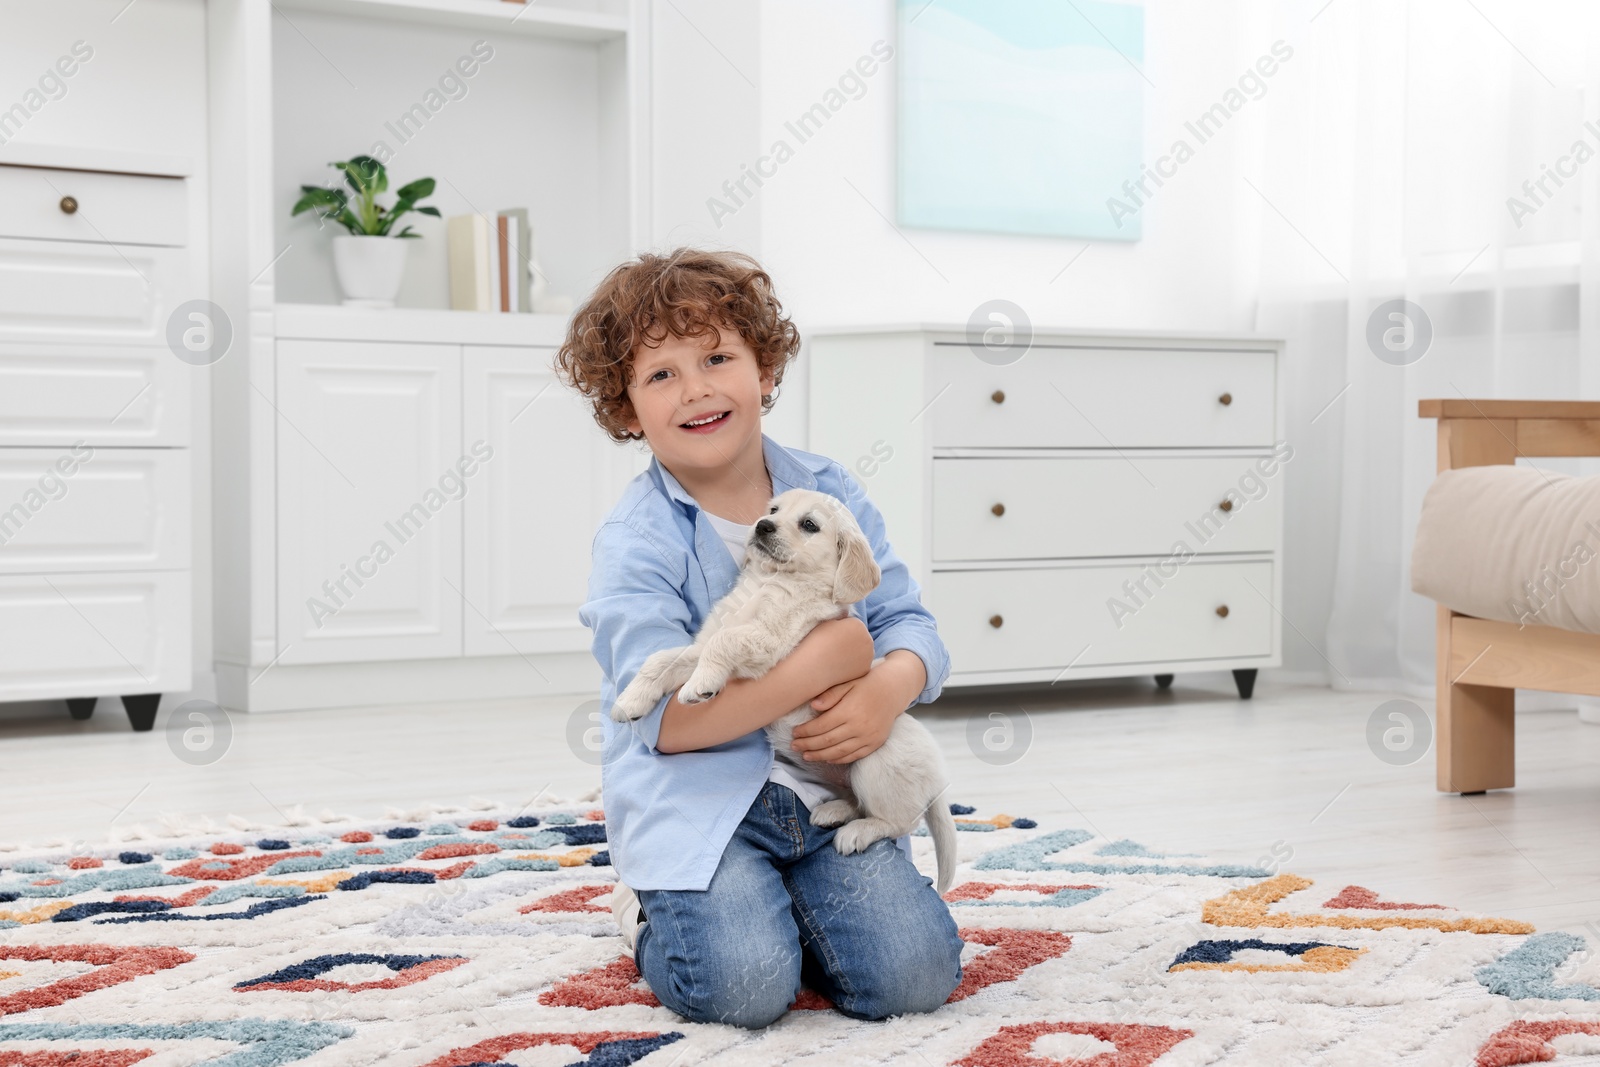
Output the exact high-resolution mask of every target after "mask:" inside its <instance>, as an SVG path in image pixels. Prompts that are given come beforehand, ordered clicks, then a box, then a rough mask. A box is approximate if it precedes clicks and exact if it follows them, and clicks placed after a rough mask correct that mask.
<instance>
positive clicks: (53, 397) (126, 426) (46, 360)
mask: <svg viewBox="0 0 1600 1067" xmlns="http://www.w3.org/2000/svg"><path fill="white" fill-rule="evenodd" d="M3 299H4V297H0V300H3ZM199 373H204V372H203V371H198V370H196V369H195V368H193V367H191V366H190V365H189V364H187V363H183V362H181V361H179V360H178V359H177V358H176V357H175V356H173V354H172V353H171V352H169V351H168V350H167V349H166V348H165V347H162V348H155V347H151V346H136V345H112V344H93V345H90V344H47V343H39V342H33V343H10V344H7V343H0V446H4V445H60V446H66V445H71V444H73V443H74V442H77V441H82V442H84V443H86V444H88V445H90V446H100V445H164V446H184V445H187V444H188V443H189V384H190V383H189V379H190V378H191V377H192V376H193V375H195V374H199ZM0 500H5V501H6V502H7V503H9V499H8V498H5V497H0Z"/></svg>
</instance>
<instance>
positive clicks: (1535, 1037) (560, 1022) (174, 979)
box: [0, 799, 1600, 1067]
mask: <svg viewBox="0 0 1600 1067" xmlns="http://www.w3.org/2000/svg"><path fill="white" fill-rule="evenodd" d="M952 810H954V811H956V812H958V813H959V814H958V823H957V825H958V828H959V829H960V830H961V831H962V832H961V833H958V834H957V841H958V843H959V846H960V848H959V855H960V860H961V863H960V867H959V871H958V876H957V878H956V881H955V884H954V886H953V888H952V889H951V891H950V892H949V893H948V894H947V895H946V900H947V902H948V903H949V905H950V909H951V912H952V914H953V915H954V916H955V917H956V920H957V925H958V927H959V928H960V930H961V934H962V937H963V939H964V940H965V941H966V943H967V948H966V950H965V952H964V954H963V959H962V963H963V980H962V983H961V985H960V987H959V988H958V989H957V990H956V991H955V993H954V994H953V995H952V996H951V998H950V1002H949V1003H948V1004H946V1005H945V1006H944V1007H942V1008H941V1009H939V1010H938V1011H936V1012H933V1013H931V1014H928V1015H917V1016H906V1017H902V1018H897V1019H892V1020H888V1021H886V1022H881V1023H866V1022H859V1021H855V1020H851V1019H848V1018H846V1017H844V1016H842V1015H840V1014H839V1013H838V1012H836V1011H833V1010H832V1006H831V1005H830V1004H829V1003H828V1002H827V1000H826V999H824V998H823V997H821V996H820V995H818V994H816V993H814V992H811V991H809V990H807V991H804V992H802V993H801V995H800V997H799V999H798V1000H797V1001H796V1002H795V1004H794V1006H793V1009H792V1010H791V1011H790V1012H789V1013H788V1014H787V1015H785V1016H784V1017H783V1018H782V1019H780V1020H779V1021H778V1022H776V1023H775V1024H773V1025H772V1026H770V1027H768V1028H767V1029H765V1030H763V1031H759V1032H751V1031H746V1030H740V1029H737V1028H734V1027H729V1026H722V1025H701V1024H692V1023H689V1022H687V1021H685V1020H684V1019H682V1018H681V1017H679V1016H677V1015H675V1014H674V1013H672V1012H671V1011H669V1010H667V1009H665V1008H663V1007H662V1006H661V1005H660V1003H659V1002H658V1001H657V1000H656V998H655V996H654V995H653V994H652V993H651V992H650V990H649V989H648V988H647V987H646V986H645V985H644V984H643V982H642V981H641V980H640V978H639V973H638V971H637V970H636V969H635V967H634V965H633V961H632V960H631V959H630V958H629V957H628V956H627V955H625V954H624V953H623V951H622V946H621V940H620V938H619V937H618V936H617V931H616V928H615V926H614V924H613V923H612V920H611V914H610V907H609V904H610V894H611V886H612V880H613V873H612V870H611V867H610V860H609V855H608V853H607V852H606V842H605V813H604V811H603V809H602V808H601V807H599V806H598V801H597V800H596V799H590V800H588V801H587V802H578V803H571V804H565V805H556V806H551V807H547V808H543V809H539V810H533V811H513V810H509V809H502V808H497V807H491V806H488V805H487V804H486V803H485V804H483V805H480V807H479V810H472V811H467V810H463V809H433V810H430V811H423V812H409V813H408V812H402V811H395V812H392V813H391V814H392V817H391V818H389V819H385V820H379V821H367V822H357V821H353V820H348V819H338V818H335V817H333V816H325V817H324V819H322V820H320V821H319V820H307V819H302V820H300V822H299V824H298V825H286V826H278V827H274V828H269V829H266V830H263V829H261V828H252V829H249V830H248V831H247V830H245V829H242V828H240V827H242V826H245V825H247V824H242V823H237V824H236V825H235V826H234V827H229V828H224V829H221V830H214V831H211V832H206V833H194V832H192V831H191V832H185V833H164V834H150V833H145V832H144V831H142V830H141V831H137V835H138V838H139V839H137V840H131V841H130V840H124V841H122V842H120V843H118V844H114V845H106V846H103V847H97V848H95V847H88V846H84V845H79V846H77V847H76V848H71V849H56V850H54V851H51V850H48V849H36V850H32V851H22V850H17V849H12V850H8V851H0V1067H60V1065H67V1064H71V1065H74V1067H126V1065H131V1064H139V1065H141V1067H191V1065H200V1064H206V1065H211V1067H276V1065H279V1064H303V1065H305V1067H335V1065H352V1067H353V1065H366V1064H393V1065H396V1067H534V1065H541V1067H554V1065H588V1067H626V1065H630V1064H642V1065H645V1067H652V1065H655V1067H670V1065H673V1064H685V1065H687V1064H702V1063H704V1064H762V1065H767V1064H783V1065H816V1067H823V1065H826V1067H835V1065H848V1064H880V1063H892V1064H904V1065H907V1067H935V1065H937V1067H944V1065H951V1067H1024V1065H1026V1067H1146V1065H1150V1064H1159V1065H1162V1067H1182V1065H1199V1064H1263V1065H1275V1064H1307V1063H1327V1064H1362V1065H1366V1064H1386V1065H1387V1064H1427V1065H1433V1064H1461V1065H1473V1067H1511V1065H1514V1064H1522V1063H1541V1062H1551V1061H1554V1062H1556V1063H1558V1064H1560V1063H1570V1064H1580V1063H1596V1062H1600V1058H1597V1057H1600V959H1597V958H1596V954H1595V953H1593V952H1592V951H1591V948H1592V946H1590V945H1588V944H1587V943H1586V942H1585V940H1584V939H1583V938H1581V937H1577V936H1574V935H1570V934H1564V933H1547V934H1539V933H1537V932H1535V931H1534V930H1533V929H1532V928H1531V927H1530V926H1528V925H1526V924H1524V923H1518V922H1513V921H1510V920H1505V919H1496V918H1492V917H1484V916H1475V915H1466V914H1462V913H1461V912H1459V911H1457V910H1455V909H1453V908H1451V907H1450V906H1449V905H1448V902H1438V901H1406V900H1396V899H1390V898H1389V897H1388V896H1387V895H1386V894H1385V893H1384V891H1383V887H1382V886H1363V885H1359V884H1318V883H1316V882H1313V881H1312V880H1311V879H1308V878H1304V877H1301V876H1298V875H1296V874H1294V873H1292V872H1289V871H1280V870H1276V869H1273V866H1272V865H1271V864H1270V863H1269V864H1268V865H1267V866H1263V867H1254V866H1237V865H1227V864H1216V863H1211V862H1209V861H1207V860H1206V859H1205V858H1204V857H1201V856H1197V855H1193V854H1189V853H1185V854H1183V855H1176V854H1174V855H1163V854H1160V853H1158V852H1155V851H1152V850H1151V849H1149V848H1146V847H1144V846H1142V845H1140V844H1138V843H1137V842H1132V841H1108V840H1105V839H1103V838H1099V837H1096V836H1095V835H1093V834H1091V833H1089V832H1087V831H1084V830H1080V829H1076V828H1072V827H1054V828H1052V827H1040V826H1036V825H1034V823H1033V822H1032V821H1030V820H1028V819H1026V818H1020V817H1019V818H1013V817H1011V816H1009V815H1006V814H1002V813H993V814H989V813H984V812H974V811H973V810H972V809H971V808H965V807H962V806H960V805H953V806H952ZM913 851H914V853H915V856H916V859H917V862H918V865H919V866H920V867H921V868H922V869H923V870H924V872H925V873H929V874H931V873H932V869H933V856H932V852H931V845H930V842H929V839H928V838H927V837H926V835H925V833H919V835H918V836H916V837H914V838H913Z"/></svg>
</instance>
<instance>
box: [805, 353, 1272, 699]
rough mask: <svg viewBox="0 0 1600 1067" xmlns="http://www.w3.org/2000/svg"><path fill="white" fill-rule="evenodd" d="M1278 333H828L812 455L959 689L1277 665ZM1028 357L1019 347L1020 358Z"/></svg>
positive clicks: (817, 386) (1245, 676) (814, 358)
mask: <svg viewBox="0 0 1600 1067" xmlns="http://www.w3.org/2000/svg"><path fill="white" fill-rule="evenodd" d="M1280 351H1281V343H1280V342H1278V341H1276V340H1271V339H1264V338H1255V337H1222V336H1214V335H1178V334H1164V335H1160V336H1156V335H1136V334H1120V333H1118V334H1112V333H1090V332H1082V331H1070V330H1054V331H1050V330H1039V329H1035V330H1034V331H1033V336H1032V341H1031V344H1030V345H1028V346H1027V347H1026V349H1025V350H1024V349H1022V348H1021V347H1016V348H1012V349H1010V350H1009V351H1006V350H1002V351H999V352H996V351H993V350H988V349H985V348H984V347H983V345H982V343H981V341H980V340H978V339H976V338H975V339H974V343H971V344H969V342H968V337H967V331H966V328H965V327H964V326H960V325H944V326H941V325H920V326H904V327H883V328H877V329H865V328H856V329H851V330H836V331H817V332H814V333H813V334H812V335H811V337H810V341H809V347H808V349H807V357H806V358H808V360H809V361H810V373H811V383H810V385H811V398H810V439H809V443H808V446H807V447H808V448H810V449H811V450H812V451H816V452H820V453H823V454H824V455H828V456H832V457H833V458H834V459H837V460H838V461H839V462H841V463H843V464H844V465H845V466H846V467H848V468H849V469H850V471H851V473H852V474H853V475H854V476H855V477H856V479H857V480H858V481H859V482H861V484H862V486H863V487H864V488H865V489H866V491H867V494H868V495H869V496H870V497H871V498H872V500H873V501H874V502H875V503H876V504H877V505H878V507H879V508H880V509H881V510H882V512H883V514H884V518H885V521H886V522H887V524H888V528H889V537H890V541H891V543H892V544H893V545H894V547H895V551H896V552H897V553H898V554H899V555H900V556H901V558H902V559H904V560H905V561H906V564H907V566H909V567H910V568H911V571H912V574H913V575H914V576H915V577H916V579H917V581H918V583H919V584H920V585H921V587H922V597H923V603H924V604H926V605H927V607H928V608H929V610H931V611H932V612H933V614H934V616H935V617H936V618H937V619H938V624H939V632H940V635H941V636H942V637H943V638H944V641H945V644H946V646H947V647H948V648H949V649H950V657H951V673H950V678H949V681H948V682H947V685H951V686H963V685H993V684H1003V683H1028V684H1043V685H1048V684H1051V683H1054V682H1056V681H1060V680H1062V679H1067V678H1097V677H1111V676H1121V675H1135V674H1153V675H1155V676H1156V681H1157V683H1158V684H1160V685H1162V686H1163V687H1164V686H1166V685H1169V684H1171V681H1172V675H1173V674H1174V673H1176V672H1178V671H1199V670H1216V669H1230V670H1232V671H1233V672H1234V677H1235V680H1236V682H1237V683H1238V687H1239V691H1240V695H1241V696H1244V697H1248V696H1249V695H1250V692H1251V689H1252V687H1253V685H1254V681H1255V672H1256V670H1258V669H1259V668H1262V667H1275V666H1278V665H1279V664H1280V663H1281V662H1282V650H1281V627H1280V625H1279V617H1280V616H1279V613H1278V608H1277V607H1276V605H1277V604H1278V603H1279V602H1280V599H1281V586H1282V555H1283V523H1282V484H1283V472H1282V468H1283V465H1284V464H1285V463H1286V462H1290V461H1291V460H1292V458H1293V449H1292V447H1291V446H1290V445H1288V444H1287V443H1285V442H1283V441H1281V437H1282V432H1281V429H1282V428H1281V422H1282V416H1281V410H1282V408H1281V402H1280V398H1279V388H1278V381H1279V359H1280ZM1019 353H1020V355H1019Z"/></svg>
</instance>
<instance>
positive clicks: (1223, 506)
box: [1217, 500, 1233, 511]
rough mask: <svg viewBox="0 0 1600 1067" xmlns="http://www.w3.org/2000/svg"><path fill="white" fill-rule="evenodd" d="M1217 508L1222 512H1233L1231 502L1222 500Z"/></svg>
mask: <svg viewBox="0 0 1600 1067" xmlns="http://www.w3.org/2000/svg"><path fill="white" fill-rule="evenodd" d="M1217 507H1219V508H1221V509H1222V510H1223V511H1232V510H1233V501H1231V500H1224V501H1223V502H1222V503H1220V504H1218V505H1217Z"/></svg>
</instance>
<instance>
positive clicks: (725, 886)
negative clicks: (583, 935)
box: [634, 782, 962, 1027]
mask: <svg viewBox="0 0 1600 1067" xmlns="http://www.w3.org/2000/svg"><path fill="white" fill-rule="evenodd" d="M638 893H639V904H640V907H641V908H642V909H643V911H644V918H645V922H644V924H643V925H642V926H640V927H639V932H638V936H637V938H636V940H635V942H634V959H635V960H636V961H637V963H638V965H639V971H640V973H641V974H643V975H644V980H645V981H646V982H648V983H649V985H650V989H651V991H652V992H654V993H655V995H656V996H657V998H659V999H660V1001H661V1003H662V1004H664V1005H666V1006H667V1007H668V1008H671V1009H672V1010H673V1011H675V1012H677V1013H678V1014H679V1015H682V1016H683V1017H684V1018H686V1019H689V1020H690V1021H692V1022H720V1023H728V1024H731V1025H733V1026H746V1027H761V1026H766V1025H767V1024H768V1023H771V1022H773V1021H774V1020H776V1019H777V1018H778V1017H779V1016H781V1015H783V1013H784V1012H786V1011H787V1010H788V1009H789V1005H790V1004H792V1003H793V1002H794V999H795V997H796V996H797V995H798V994H799V992H800V986H801V981H802V977H803V978H804V981H805V984H806V985H807V986H809V987H810V988H811V989H814V990H816V991H817V992H818V993H821V994H822V995H824V996H826V997H827V998H828V999H829V1000H831V1001H833V1003H834V1005H835V1006H836V1007H837V1008H838V1009H839V1010H840V1011H841V1012H843V1013H844V1014H846V1015H848V1016H850V1017H852V1018H856V1019H883V1018H887V1017H888V1016H891V1015H901V1014H904V1013H907V1012H928V1011H932V1010H933V1009H935V1008H937V1007H938V1006H939V1005H941V1004H943V1003H944V1002H945V1001H946V1000H947V999H949V996H950V994H951V993H952V992H954V991H955V988H956V986H958V985H959V984H960V983H961V949H962V941H961V937H960V935H959V934H957V933H956V923H955V920H954V919H952V918H951V917H950V909H949V908H948V907H947V906H946V905H945V903H944V901H943V900H941V899H940V897H939V894H938V892H937V891H936V890H935V889H934V888H933V883H932V882H931V881H930V880H929V879H928V878H926V877H925V876H923V875H922V874H921V873H919V872H918V871H917V868H916V867H915V866H914V865H913V864H912V862H911V859H910V857H908V856H907V855H906V854H905V853H904V852H902V851H901V850H900V849H899V848H898V847H897V846H896V845H895V843H894V842H893V841H891V840H883V841H878V842H875V843H874V844H873V845H872V847H871V848H868V849H867V850H866V851H864V852H859V853H856V854H855V855H853V856H843V855H840V854H839V851H838V850H837V849H835V848H834V847H833V830H832V829H831V828H823V827H818V826H812V825H811V819H810V817H809V812H807V810H806V807H805V805H804V804H802V803H801V802H800V800H799V798H797V797H796V796H795V794H794V791H793V790H792V789H789V788H788V787H787V786H783V785H779V784H777V783H776V782H767V783H766V784H765V785H763V786H762V788H761V792H760V794H759V795H757V797H756V799H755V802H754V803H752V804H751V805H750V810H749V811H748V812H746V813H745V817H744V820H743V821H742V822H740V824H739V828H738V829H737V830H735V831H734V834H733V838H732V839H731V840H730V841H729V842H728V847H727V848H726V849H724V850H723V853H722V859H721V861H720V862H719V863H718V864H717V870H716V873H715V874H714V875H713V876H712V878H711V885H710V886H708V887H707V888H706V889H704V890H689V889H641V890H639V891H638Z"/></svg>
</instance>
